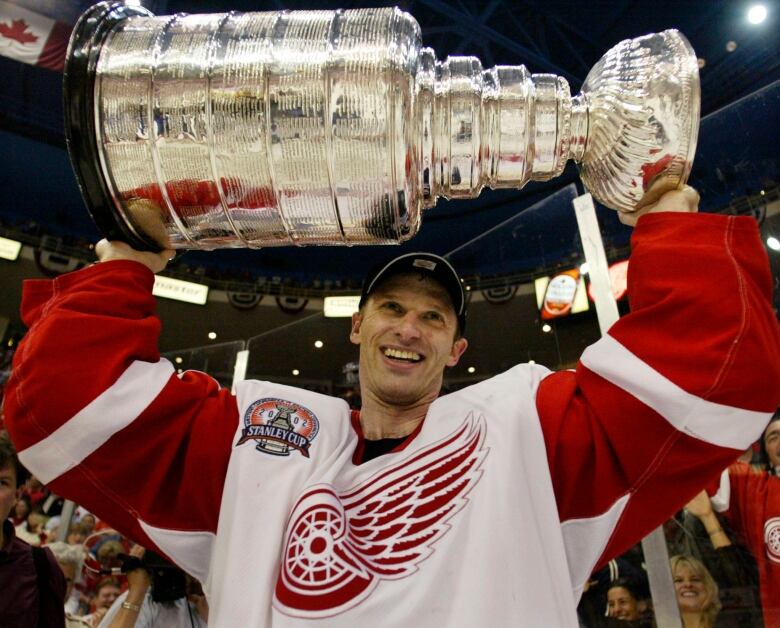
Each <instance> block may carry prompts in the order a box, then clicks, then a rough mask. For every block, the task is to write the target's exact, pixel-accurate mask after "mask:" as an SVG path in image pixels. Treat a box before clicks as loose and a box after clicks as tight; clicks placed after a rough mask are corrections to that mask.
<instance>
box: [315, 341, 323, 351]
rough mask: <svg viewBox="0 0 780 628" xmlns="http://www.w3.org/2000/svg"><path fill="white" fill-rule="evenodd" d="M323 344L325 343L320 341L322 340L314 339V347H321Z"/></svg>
mask: <svg viewBox="0 0 780 628" xmlns="http://www.w3.org/2000/svg"><path fill="white" fill-rule="evenodd" d="M323 346H325V343H324V342H322V340H315V341H314V347H315V348H316V349H322V347H323Z"/></svg>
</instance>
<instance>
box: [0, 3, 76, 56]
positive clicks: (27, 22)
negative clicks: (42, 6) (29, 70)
mask: <svg viewBox="0 0 780 628" xmlns="http://www.w3.org/2000/svg"><path fill="white" fill-rule="evenodd" d="M72 28H73V27H72V26H71V25H68V24H63V23H62V22H57V21H56V20H53V19H51V18H49V17H46V16H45V15H41V14H40V13H34V12H33V11H30V10H29V9H25V8H23V7H20V6H18V5H16V4H11V3H10V2H5V0H0V55H3V56H5V57H10V58H11V59H16V60H17V61H22V62H24V63H29V64H31V65H39V66H42V67H44V68H49V69H50V70H59V71H62V69H63V66H64V64H65V52H66V51H67V48H68V39H69V38H70V32H71V30H72Z"/></svg>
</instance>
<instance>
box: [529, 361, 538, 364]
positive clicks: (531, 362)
mask: <svg viewBox="0 0 780 628" xmlns="http://www.w3.org/2000/svg"><path fill="white" fill-rule="evenodd" d="M528 364H536V360H528Z"/></svg>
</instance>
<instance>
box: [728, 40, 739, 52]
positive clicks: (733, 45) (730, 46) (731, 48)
mask: <svg viewBox="0 0 780 628" xmlns="http://www.w3.org/2000/svg"><path fill="white" fill-rule="evenodd" d="M736 49H737V42H735V41H733V40H732V41H727V42H726V51H727V52H734V51H735V50H736Z"/></svg>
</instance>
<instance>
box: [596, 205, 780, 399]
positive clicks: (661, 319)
mask: <svg viewBox="0 0 780 628" xmlns="http://www.w3.org/2000/svg"><path fill="white" fill-rule="evenodd" d="M702 219H703V220H702ZM628 287H629V298H630V303H631V310H632V311H631V314H630V315H628V316H626V317H625V318H624V319H621V320H620V321H618V322H617V323H616V324H615V325H614V326H613V327H612V328H611V329H610V331H609V333H610V335H611V336H612V337H613V338H615V339H616V340H618V341H619V342H620V343H621V344H622V345H624V346H625V347H627V348H628V349H629V350H630V351H631V352H632V353H634V354H636V355H637V356H639V357H640V358H641V359H642V361H643V362H645V363H646V364H648V365H649V366H651V367H652V368H653V369H655V370H656V371H658V372H659V373H661V374H662V375H664V376H665V377H667V378H668V379H670V380H672V381H673V382H674V383H675V384H677V385H678V386H680V387H681V388H683V389H684V390H686V391H688V392H690V393H692V394H694V395H697V396H700V397H702V398H703V399H707V400H709V401H714V402H717V403H721V404H725V405H731V406H736V407H742V408H746V409H751V410H759V411H767V412H772V411H774V409H775V408H777V405H778V403H780V387H779V386H778V385H777V382H778V381H780V333H778V325H777V320H776V318H775V316H774V313H773V312H772V310H771V308H770V307H768V304H769V303H771V298H772V278H771V274H770V271H769V264H768V261H767V254H766V251H765V250H764V247H763V246H762V245H761V242H760V237H759V232H758V230H757V229H756V225H755V221H754V220H753V219H751V218H746V217H733V216H719V215H707V216H702V215H696V214H650V215H646V216H643V217H642V218H641V220H640V221H639V224H638V225H637V228H636V230H635V232H634V234H633V236H632V253H631V266H630V269H629V274H628ZM659 326H660V327H661V328H659ZM640 330H641V331H640ZM746 384H747V385H749V386H750V394H746Z"/></svg>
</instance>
